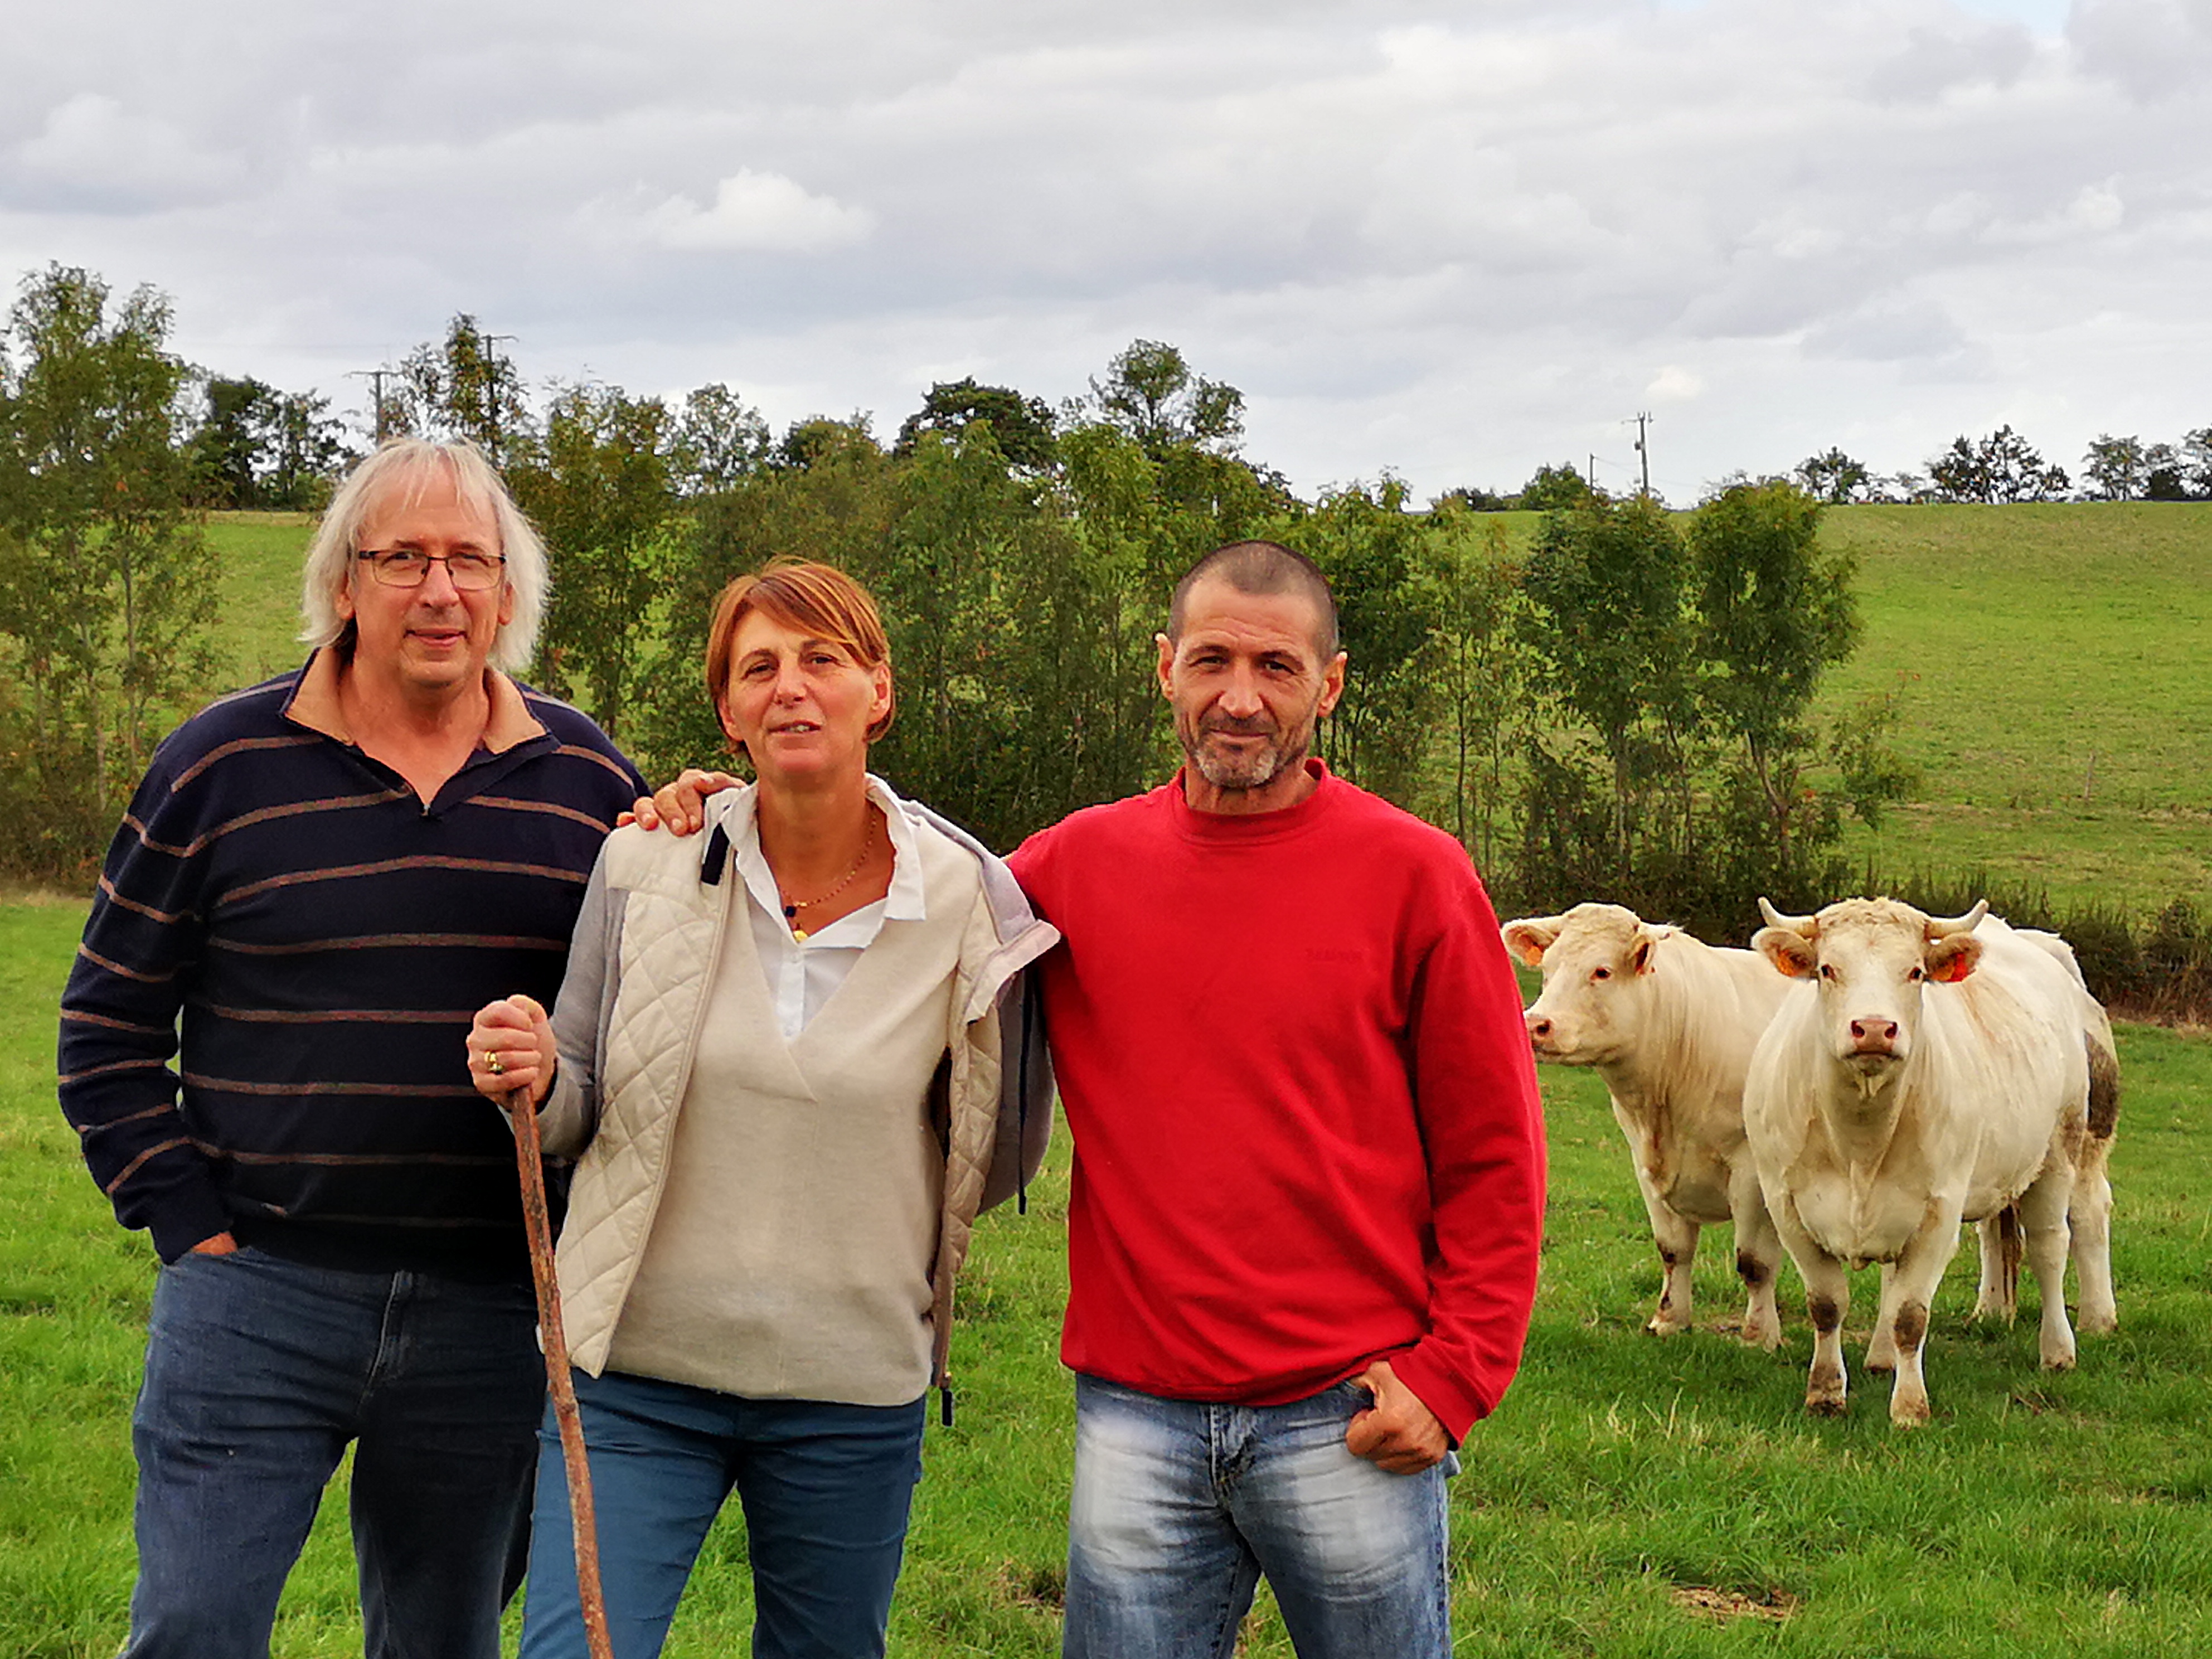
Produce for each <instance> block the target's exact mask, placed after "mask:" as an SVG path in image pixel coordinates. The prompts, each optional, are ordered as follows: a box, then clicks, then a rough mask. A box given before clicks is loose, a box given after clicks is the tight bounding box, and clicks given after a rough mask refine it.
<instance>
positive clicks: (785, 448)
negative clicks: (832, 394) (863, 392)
mask: <svg viewBox="0 0 2212 1659" xmlns="http://www.w3.org/2000/svg"><path fill="white" fill-rule="evenodd" d="M868 427H869V422H868V417H867V416H865V415H860V414H855V415H854V416H852V418H851V419H849V420H843V421H833V420H831V419H830V418H829V416H827V415H810V416H807V417H806V418H805V420H803V421H793V422H792V423H791V424H790V425H789V426H788V427H787V428H785V429H784V434H783V436H782V437H781V438H780V439H778V440H777V441H776V445H775V449H774V450H773V451H771V452H770V453H769V465H773V466H778V467H781V468H783V469H784V470H785V471H794V472H804V471H806V470H807V469H809V468H810V467H812V466H815V465H818V464H819V463H821V462H823V461H825V460H826V461H843V460H846V459H849V458H851V457H854V456H856V455H861V454H866V455H873V456H881V455H882V454H883V453H884V452H883V447H882V446H881V445H879V444H878V443H877V441H876V440H875V435H874V434H872V432H870V431H869V429H868Z"/></svg>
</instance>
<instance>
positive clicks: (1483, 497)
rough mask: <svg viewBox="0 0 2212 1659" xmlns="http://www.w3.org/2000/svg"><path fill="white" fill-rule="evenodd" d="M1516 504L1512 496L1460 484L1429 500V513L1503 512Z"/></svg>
mask: <svg viewBox="0 0 2212 1659" xmlns="http://www.w3.org/2000/svg"><path fill="white" fill-rule="evenodd" d="M1516 505H1517V500H1516V497H1514V496H1511V495H1500V494H1498V491H1496V490H1494V489H1482V488H1481V487H1480V485H1477V484H1461V485H1460V486H1458V487H1457V488H1456V489H1447V490H1446V491H1444V493H1443V495H1438V496H1436V497H1434V498H1433V499H1432V500H1431V501H1430V502H1429V511H1430V512H1431V513H1505V512H1510V510H1511V509H1512V508H1513V507H1515V506H1516Z"/></svg>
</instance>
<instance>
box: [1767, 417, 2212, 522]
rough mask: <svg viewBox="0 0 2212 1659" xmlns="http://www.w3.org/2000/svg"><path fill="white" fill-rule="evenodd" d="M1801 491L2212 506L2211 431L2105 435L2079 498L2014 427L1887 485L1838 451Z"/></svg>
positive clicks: (1840, 497)
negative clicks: (2160, 436) (2171, 438)
mask: <svg viewBox="0 0 2212 1659" xmlns="http://www.w3.org/2000/svg"><path fill="white" fill-rule="evenodd" d="M1793 476H1794V477H1795V479H1796V482H1797V483H1798V484H1799V485H1800V486H1801V487H1802V489H1804V490H1805V491H1806V492H1807V493H1808V495H1812V496H1814V498H1815V499H1816V500H1819V501H1826V502H1828V503H1830V504H1832V505H1835V506H1842V505H1844V504H1847V503H1851V502H1863V501H1888V502H1893V503H1906V502H1912V503H1918V502H1929V501H1979V502H1984V503H1987V504H1991V505H1996V504H2002V503H2009V502H2014V501H2065V500H2068V499H2069V498H2070V499H2074V500H2079V501H2212V427H2199V428H2197V429H2196V430H2194V431H2191V432H2188V433H2185V434H2184V435H2182V437H2181V440H2180V441H2179V442H2178V443H2149V444H2146V443H2144V442H2143V441H2142V440H2141V439H2140V438H2135V437H2126V438H2116V437H2113V436H2112V435H2111V434H2110V433H2100V434H2098V435H2097V437H2096V439H2095V441H2093V442H2092V443H2091V444H2090V446H2089V447H2088V450H2087V453H2085V454H2084V455H2083V456H2082V457H2081V489H2080V490H2079V491H2078V492H2076V491H2075V481H2074V480H2073V479H2072V478H2071V477H2069V476H2068V475H2067V471H2066V469H2065V468H2064V467H2063V466H2059V465H2055V464H2054V463H2051V462H2048V461H2045V459H2043V457H2042V455H2041V454H2040V453H2039V452H2038V451H2037V450H2036V448H2035V447H2034V446H2033V444H2031V443H2029V442H2028V441H2027V439H2025V438H2023V437H2021V435H2020V434H2018V433H2017V432H2015V431H2014V430H2013V429H2012V428H2011V427H2009V426H2001V427H1999V428H1997V429H1996V431H1994V432H1991V433H1990V434H1988V435H1985V436H1984V437H1980V438H1969V437H1966V436H1965V435H1960V436H1959V437H1956V438H1954V439H1953V440H1952V441H1951V445H1950V447H1949V448H1948V449H1946V450H1944V451H1943V452H1942V453H1941V454H1937V455H1931V456H1930V457H1929V459H1928V462H1927V471H1925V472H1924V473H1920V472H1899V473H1896V474H1894V475H1892V476H1888V477H1885V476H1883V475H1882V474H1881V473H1877V472H1874V471H1869V469H1868V467H1867V466H1866V465H1865V463H1864V462H1863V461H1859V460H1857V459H1853V458H1852V457H1851V456H1850V455H1847V454H1845V453H1844V452H1843V451H1842V450H1840V449H1835V448H1831V449H1828V450H1826V452H1824V453H1821V454H1818V455H1810V456H1808V457H1807V458H1806V459H1803V460H1802V461H1800V462H1799V463H1798V464H1797V467H1796V472H1795V474H1794V475H1793Z"/></svg>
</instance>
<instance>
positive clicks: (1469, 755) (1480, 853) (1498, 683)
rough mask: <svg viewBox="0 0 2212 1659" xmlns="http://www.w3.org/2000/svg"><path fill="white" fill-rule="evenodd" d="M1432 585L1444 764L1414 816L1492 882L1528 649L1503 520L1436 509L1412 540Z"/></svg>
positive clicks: (1517, 575)
mask: <svg viewBox="0 0 2212 1659" xmlns="http://www.w3.org/2000/svg"><path fill="white" fill-rule="evenodd" d="M1420 553H1421V556H1422V558H1423V561H1424V562H1425V566H1426V571H1425V580H1426V581H1427V583H1428V585H1429V586H1430V587H1431V590H1432V592H1433V593H1434V596H1435V597H1434V599H1433V605H1434V611H1435V617H1436V628H1435V634H1434V636H1433V640H1432V642H1431V649H1430V655H1431V661H1432V663H1433V664H1434V673H1435V678H1436V691H1437V696H1438V697H1439V698H1440V699H1441V701H1442V703H1443V715H1444V738H1445V742H1446V745H1447V749H1446V763H1445V767H1444V769H1443V778H1442V785H1441V787H1439V788H1438V789H1437V791H1436V792H1435V793H1434V794H1432V795H1431V797H1430V798H1428V799H1426V800H1425V801H1424V803H1423V807H1424V811H1423V816H1424V817H1429V818H1430V819H1431V821H1433V822H1435V823H1438V824H1441V825H1442V826H1443V827H1444V828H1445V829H1449V830H1450V831H1452V833H1453V834H1454V835H1455V836H1458V837H1459V840H1460V843H1461V845H1462V846H1463V847H1465V848H1467V849H1468V851H1469V852H1470V853H1472V854H1474V859H1475V862H1476V864H1477V865H1478V866H1480V868H1481V869H1482V870H1483V872H1485V875H1486V878H1489V879H1490V880H1491V881H1492V884H1493V890H1492V896H1493V897H1498V898H1499V900H1500V902H1504V898H1503V895H1502V893H1501V892H1500V891H1499V890H1498V885H1497V884H1498V883H1499V882H1500V880H1501V879H1502V878H1503V877H1504V871H1503V869H1502V863H1503V859H1504V852H1505V847H1506V840H1505V831H1506V830H1507V829H1508V828H1509V827H1510V817H1509V811H1510V805H1511V802H1510V799H1509V779H1510V771H1509V768H1510V765H1511V763H1512V761H1513V757H1515V756H1516V755H1517V754H1519V753H1520V752H1521V750H1522V748H1523V747H1524V746H1525V745H1526V743H1527V741H1528V730H1527V727H1528V706H1529V688H1528V676H1529V668H1530V663H1529V658H1528V647H1527V644H1526V642H1525V640H1524V639H1523V637H1522V633H1521V630H1520V627H1519V617H1520V611H1521V605H1522V599H1521V574H1522V573H1521V568H1520V566H1519V564H1518V563H1517V562H1516V561H1515V560H1514V558H1513V557H1512V556H1511V554H1510V551H1509V550H1508V547H1507V544H1506V538H1505V526H1504V525H1503V524H1501V523H1499V522H1498V520H1495V519H1490V520H1486V521H1485V522H1483V523H1482V524H1481V526H1480V529H1479V530H1478V529H1476V528H1475V527H1474V526H1470V525H1468V523H1466V521H1465V520H1462V519H1455V518H1454V517H1453V516H1452V515H1449V514H1444V515H1440V517H1439V518H1438V519H1437V520H1435V521H1432V524H1431V533H1430V534H1429V535H1428V536H1427V537H1426V538H1424V541H1423V543H1422V545H1421V549H1420Z"/></svg>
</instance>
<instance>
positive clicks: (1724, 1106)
mask: <svg viewBox="0 0 2212 1659" xmlns="http://www.w3.org/2000/svg"><path fill="white" fill-rule="evenodd" d="M1504 934H1505V944H1506V948H1507V949H1508V950H1510V951H1512V952H1513V953H1514V955H1516V957H1519V958H1520V959H1521V960H1522V962H1524V963H1528V965H1529V966H1531V967H1541V969H1543V972H1544V988H1543V991H1542V993H1541V994H1540V995H1539V996H1538V997H1537V999H1536V1000H1535V1001H1534V1002H1533V1003H1531V1004H1530V1005H1529V1006H1528V1013H1527V1015H1526V1018H1527V1021H1528V1038H1529V1042H1530V1043H1531V1045H1532V1046H1533V1047H1534V1049H1535V1052H1536V1058H1537V1059H1539V1060H1553V1061H1555V1062H1557V1063H1559V1064H1560V1065H1563V1066H1591V1067H1594V1068H1595V1070H1596V1071H1597V1073H1598V1074H1599V1075H1600V1076H1601V1077H1602V1078H1603V1079H1605V1086H1606V1092H1607V1094H1609V1095H1610V1096H1611V1097H1613V1121H1615V1122H1617V1123H1619V1124H1620V1133H1622V1135H1623V1136H1625V1137H1626V1139H1627V1141H1628V1152H1629V1160H1630V1162H1631V1164H1632V1165H1633V1166H1634V1168H1635V1170H1636V1184H1637V1186H1638V1188H1640V1189H1641V1190H1642V1192H1643V1194H1644V1210H1645V1212H1647V1213H1648V1214H1649V1215H1650V1219H1651V1237H1652V1239H1653V1242H1654V1243H1656V1244H1657V1246H1658V1248H1659V1261H1660V1264H1661V1266H1662V1268H1663V1270H1664V1272H1665V1275H1666V1276H1665V1279H1664V1281H1663V1283H1662V1285H1661V1286H1660V1291H1659V1306H1658V1309H1657V1310H1656V1312H1654V1313H1653V1315H1652V1316H1651V1318H1650V1322H1649V1323H1648V1324H1647V1325H1646V1326H1645V1329H1647V1330H1650V1331H1652V1332H1655V1333H1656V1334H1660V1335H1662V1336H1663V1335H1667V1334H1670V1333H1672V1332H1675V1331H1680V1330H1684V1329H1686V1328H1688V1326H1689V1324H1690V1311H1691V1301H1690V1270H1691V1266H1692V1261H1693V1259H1694V1258H1695V1256H1696V1255H1697V1249H1698V1233H1699V1229H1700V1228H1701V1227H1704V1226H1707V1225H1717V1224H1718V1223H1720V1222H1723V1221H1728V1222H1733V1223H1734V1224H1735V1265H1736V1273H1737V1275H1738V1276H1739V1277H1740V1278H1741V1279H1742V1280H1743V1284H1744V1289H1745V1291H1746V1293H1747V1303H1746V1305H1745V1308H1744V1316H1743V1340H1745V1341H1747V1342H1749V1343H1753V1344H1755V1345H1756V1346H1759V1347H1762V1348H1770V1349H1771V1348H1772V1347H1774V1346H1777V1345H1778V1343H1780V1341H1781V1340H1782V1324H1781V1321H1780V1319H1779V1318H1778V1316H1777V1314H1776V1311H1775V1305H1774V1278H1775V1274H1776V1273H1777V1272H1778V1270H1779V1269H1780V1267H1781V1265H1782V1241H1781V1239H1780V1238H1779V1237H1778V1236H1777V1235H1776V1233H1775V1231H1774V1223H1773V1222H1772V1220H1771V1218H1769V1217H1768V1215H1767V1212H1766V1205H1765V1201H1764V1200H1762V1199H1761V1198H1760V1196H1759V1176H1758V1172H1757V1171H1756V1170H1754V1169H1753V1164H1752V1160H1751V1156H1750V1153H1749V1152H1748V1151H1747V1148H1746V1146H1745V1144H1744V1133H1743V1079H1744V1073H1745V1071H1746V1070H1747V1068H1748V1066H1750V1063H1751V1054H1752V1049H1753V1047H1754V1046H1755V1045H1756V1044H1757V1042H1759V1033H1760V1032H1761V1031H1763V1030H1765V1028H1766V1023H1767V1021H1768V1019H1769V1018H1771V1017H1772V1015H1773V1013H1774V1011H1775V1009H1776V1007H1777V1006H1779V1005H1780V1003H1781V1001H1782V1000H1783V998H1784V996H1785V995H1786V994H1788V990H1789V987H1788V986H1787V984H1786V983H1785V982H1784V981H1782V980H1781V979H1779V978H1778V977H1777V976H1776V975H1775V973H1774V971H1773V970H1772V969H1771V968H1769V967H1768V966H1767V965H1766V963H1765V962H1764V961H1762V960H1761V959H1760V958H1759V957H1758V956H1756V955H1755V954H1753V952H1751V951H1732V950H1725V949H1720V948H1717V947H1715V946H1712V945H1706V944H1705V943H1703V942H1702V941H1700V940H1699V939H1693V938H1692V937H1691V936H1690V935H1689V934H1687V933H1684V932H1683V931H1682V930H1681V929H1680V928H1679V927H1668V926H1665V925H1662V924H1654V923H1650V922H1647V921H1644V920H1643V919H1642V918H1640V917H1639V916H1638V915H1637V914H1636V913H1635V912H1634V911H1632V910H1627V909H1624V908H1621V907H1620V905H1618V904H1578V905H1577V906H1576V907H1575V908H1573V909H1571V910H1569V911H1568V912H1566V913H1565V915H1557V916H1524V917H1522V918H1521V919H1520V920H1518V921H1509V922H1507V923H1506V924H1505V926H1504Z"/></svg>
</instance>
